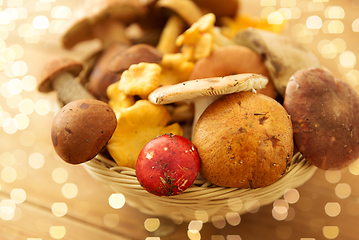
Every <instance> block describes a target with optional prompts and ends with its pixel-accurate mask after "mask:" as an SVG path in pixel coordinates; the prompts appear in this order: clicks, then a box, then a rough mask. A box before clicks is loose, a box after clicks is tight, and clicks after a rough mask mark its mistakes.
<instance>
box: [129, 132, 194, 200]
mask: <svg viewBox="0 0 359 240" xmlns="http://www.w3.org/2000/svg"><path fill="white" fill-rule="evenodd" d="M199 169H200V159H199V156H198V153H197V150H196V148H195V147H194V145H193V144H192V142H191V141H189V140H188V139H187V138H185V137H182V136H178V135H174V134H165V135H162V136H159V137H157V138H155V139H153V140H151V141H150V142H148V143H147V144H146V145H145V147H144V148H143V149H142V150H141V152H140V154H139V156H138V159H137V162H136V176H137V179H138V181H139V182H140V184H141V185H142V186H143V187H144V188H145V189H146V190H147V191H148V192H150V193H152V194H155V195H158V196H172V195H178V194H180V193H181V192H183V191H184V190H186V189H187V188H188V187H190V186H191V185H192V183H193V182H194V180H195V179H196V178H197V175H198V172H199Z"/></svg>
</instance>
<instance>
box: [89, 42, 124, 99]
mask: <svg viewBox="0 0 359 240" xmlns="http://www.w3.org/2000/svg"><path fill="white" fill-rule="evenodd" d="M128 47H129V46H128V45H127V44H125V43H121V42H113V43H112V44H110V45H109V46H108V47H107V48H106V49H105V50H104V51H103V52H102V53H101V55H100V57H99V58H98V59H97V61H96V63H95V65H94V67H93V68H92V71H91V73H90V74H89V77H88V90H89V92H90V93H91V94H93V95H94V96H95V97H96V98H97V99H99V100H101V101H104V102H107V101H108V97H107V87H108V86H109V85H111V84H112V83H114V82H117V81H118V80H119V79H120V77H121V73H117V72H113V71H110V70H109V64H110V63H111V61H112V60H113V59H114V58H115V57H116V56H117V55H120V54H121V53H122V52H123V51H125V50H126V49H127V48H128Z"/></svg>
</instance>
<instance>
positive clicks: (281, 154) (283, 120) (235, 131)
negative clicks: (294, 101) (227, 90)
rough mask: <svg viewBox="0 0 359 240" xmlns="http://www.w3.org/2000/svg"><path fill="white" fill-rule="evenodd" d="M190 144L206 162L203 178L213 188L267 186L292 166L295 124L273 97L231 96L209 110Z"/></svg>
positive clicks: (252, 93) (241, 93) (243, 93)
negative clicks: (214, 186)
mask: <svg viewBox="0 0 359 240" xmlns="http://www.w3.org/2000/svg"><path fill="white" fill-rule="evenodd" d="M192 142H193V144H194V145H195V146H196V148H197V150H198V154H199V156H200V158H201V161H202V164H201V170H200V172H201V175H202V176H203V177H204V178H205V179H206V180H208V181H209V182H211V183H212V184H215V185H217V186H221V187H235V188H259V187H265V186H268V185H270V184H273V183H274V182H276V181H277V180H278V179H280V178H281V177H282V176H283V175H284V174H285V173H287V170H288V168H289V166H290V163H291V159H292V156H293V129H292V122H291V120H290V116H289V115H288V113H287V112H286V110H285V109H284V107H283V106H282V105H281V104H280V103H279V102H277V101H276V100H274V99H273V98H270V97H268V96H266V95H263V94H258V93H254V92H239V93H233V94H230V95H225V96H223V97H221V98H219V99H218V100H216V101H215V102H213V103H212V104H211V105H209V106H208V107H207V108H206V110H205V111H204V112H203V114H202V115H201V117H200V119H199V120H198V122H197V125H196V127H195V132H194V135H193V140H192Z"/></svg>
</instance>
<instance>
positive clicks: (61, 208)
mask: <svg viewBox="0 0 359 240" xmlns="http://www.w3.org/2000/svg"><path fill="white" fill-rule="evenodd" d="M51 211H52V213H53V214H54V215H55V216H56V217H63V216H65V215H66V213H67V211H68V208H67V205H66V203H64V202H56V203H54V204H52V206H51Z"/></svg>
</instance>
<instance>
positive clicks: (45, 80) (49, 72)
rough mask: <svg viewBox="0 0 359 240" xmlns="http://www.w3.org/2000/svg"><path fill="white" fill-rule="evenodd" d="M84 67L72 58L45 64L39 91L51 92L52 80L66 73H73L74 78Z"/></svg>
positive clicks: (40, 78) (59, 59) (58, 59)
mask: <svg viewBox="0 0 359 240" xmlns="http://www.w3.org/2000/svg"><path fill="white" fill-rule="evenodd" d="M82 68H83V65H82V63H79V62H77V61H75V60H73V59H71V58H57V59H54V60H52V61H49V62H47V63H46V64H45V66H44V68H43V70H42V72H41V76H40V77H39V83H38V90H39V91H40V92H51V91H52V90H53V88H52V80H53V79H55V78H56V77H57V76H58V75H60V74H61V73H64V72H69V73H71V74H72V75H73V76H74V77H76V76H77V75H79V73H80V72H81V71H82Z"/></svg>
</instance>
